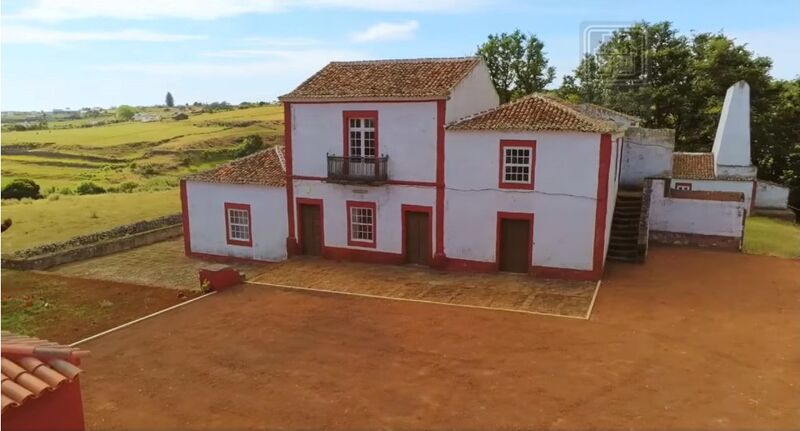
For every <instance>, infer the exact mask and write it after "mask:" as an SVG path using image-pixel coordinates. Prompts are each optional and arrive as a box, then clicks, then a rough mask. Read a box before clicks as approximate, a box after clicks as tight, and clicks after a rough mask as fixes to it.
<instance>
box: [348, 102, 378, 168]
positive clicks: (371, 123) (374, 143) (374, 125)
mask: <svg viewBox="0 0 800 431" xmlns="http://www.w3.org/2000/svg"><path fill="white" fill-rule="evenodd" d="M345 127H346V130H345V152H344V156H345V157H347V158H348V159H347V162H346V167H345V168H346V169H347V172H348V175H350V176H354V177H360V176H364V177H369V178H373V177H375V176H376V174H377V172H376V168H377V164H376V161H377V157H378V112H377V111H345Z"/></svg>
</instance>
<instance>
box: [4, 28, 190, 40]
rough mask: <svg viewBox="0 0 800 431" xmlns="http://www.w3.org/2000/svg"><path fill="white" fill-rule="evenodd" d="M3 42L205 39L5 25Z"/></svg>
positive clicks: (180, 35) (141, 31)
mask: <svg viewBox="0 0 800 431" xmlns="http://www.w3.org/2000/svg"><path fill="white" fill-rule="evenodd" d="M2 35H3V43H4V44H10V43H38V44H48V45H59V44H64V43H67V42H84V41H128V42H178V41H184V40H199V39H206V36H202V35H188V34H169V33H158V32H152V31H146V30H119V31H100V32H72V31H58V30H46V29H43V28H36V27H28V26H19V25H5V26H3V28H2Z"/></svg>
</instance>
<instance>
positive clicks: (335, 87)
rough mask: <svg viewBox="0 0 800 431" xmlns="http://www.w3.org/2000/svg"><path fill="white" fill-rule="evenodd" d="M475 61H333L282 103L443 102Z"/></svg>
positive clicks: (436, 59) (438, 59) (446, 59)
mask: <svg viewBox="0 0 800 431" xmlns="http://www.w3.org/2000/svg"><path fill="white" fill-rule="evenodd" d="M480 61H481V60H480V58H479V57H456V58H419V59H404V60H373V61H346V62H341V61H334V62H331V63H328V65H327V66H325V67H323V68H322V69H321V70H320V71H319V72H317V73H316V74H314V75H313V76H311V77H310V78H308V79H307V80H306V81H305V82H303V83H302V84H300V86H298V87H297V88H296V89H294V91H292V92H290V93H288V94H285V95H283V96H281V97H280V100H283V101H289V102H291V101H302V100H341V99H362V100H363V99H404V98H406V99H415V98H433V99H443V98H446V97H447V96H448V95H449V94H450V92H451V91H452V90H453V88H454V87H455V86H456V85H457V84H458V83H459V82H461V80H462V79H464V78H465V77H466V76H467V75H468V74H469V72H471V71H472V69H474V68H475V66H477V65H478V64H479V63H480Z"/></svg>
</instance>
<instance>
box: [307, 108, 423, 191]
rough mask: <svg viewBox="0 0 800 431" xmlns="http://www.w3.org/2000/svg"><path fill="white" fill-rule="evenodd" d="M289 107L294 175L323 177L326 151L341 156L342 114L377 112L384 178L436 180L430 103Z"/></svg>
mask: <svg viewBox="0 0 800 431" xmlns="http://www.w3.org/2000/svg"><path fill="white" fill-rule="evenodd" d="M291 109H292V169H293V174H294V175H300V176H314V177H325V176H327V174H328V171H327V158H326V153H330V154H334V155H339V156H341V155H342V151H343V148H344V142H343V139H344V138H343V136H344V130H343V127H344V122H343V116H342V115H343V112H344V111H373V110H374V111H378V146H379V148H378V151H379V152H380V153H381V154H386V155H388V156H389V167H388V169H389V178H390V179H392V180H403V181H431V182H432V181H435V180H436V102H420V103H417V102H403V103H317V104H313V103H308V104H303V103H297V104H292V105H291Z"/></svg>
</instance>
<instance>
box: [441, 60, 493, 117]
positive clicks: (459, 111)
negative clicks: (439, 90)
mask: <svg viewBox="0 0 800 431" xmlns="http://www.w3.org/2000/svg"><path fill="white" fill-rule="evenodd" d="M499 103H500V97H499V96H498V95H497V91H496V90H495V89H494V84H492V79H491V77H490V76H489V69H488V68H487V67H486V64H485V63H484V62H483V61H482V60H481V62H480V64H478V66H476V67H475V68H474V69H472V72H470V73H469V75H467V77H466V78H464V80H462V81H461V82H460V83H459V84H458V85H456V88H454V89H453V92H452V94H451V95H450V100H448V101H447V105H446V109H445V120H446V122H448V123H449V122H451V121H455V120H457V119H459V118H462V117H466V116H467V115H472V114H476V113H478V112H481V111H485V110H487V109H490V108H494V107H495V106H497V105H498V104H499Z"/></svg>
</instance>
